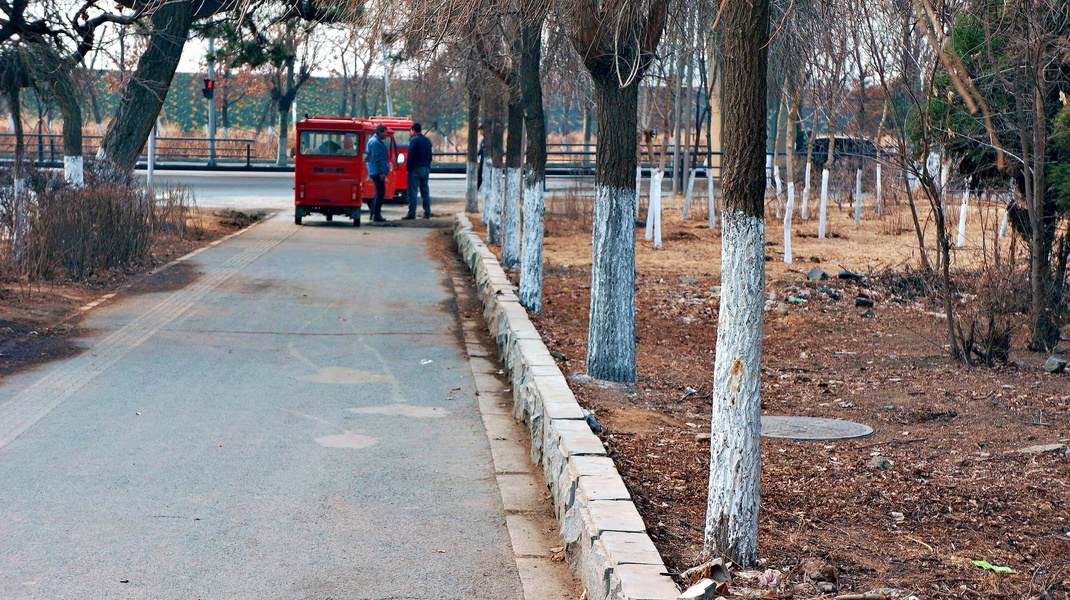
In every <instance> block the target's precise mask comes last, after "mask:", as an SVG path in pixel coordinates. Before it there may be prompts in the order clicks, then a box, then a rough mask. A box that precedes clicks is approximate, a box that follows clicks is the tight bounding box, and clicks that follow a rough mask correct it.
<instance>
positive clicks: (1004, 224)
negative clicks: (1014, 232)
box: [999, 204, 1011, 237]
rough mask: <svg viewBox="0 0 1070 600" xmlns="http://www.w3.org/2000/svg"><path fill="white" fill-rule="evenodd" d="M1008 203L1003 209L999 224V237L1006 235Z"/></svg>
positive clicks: (1008, 217)
mask: <svg viewBox="0 0 1070 600" xmlns="http://www.w3.org/2000/svg"><path fill="white" fill-rule="evenodd" d="M1010 216H1011V211H1010V204H1008V205H1007V206H1006V207H1005V208H1004V209H1003V220H1002V221H1001V222H1000V224H999V237H1007V226H1008V225H1009V224H1010Z"/></svg>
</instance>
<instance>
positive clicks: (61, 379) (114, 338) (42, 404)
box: [0, 223, 298, 448]
mask: <svg viewBox="0 0 1070 600" xmlns="http://www.w3.org/2000/svg"><path fill="white" fill-rule="evenodd" d="M297 231H298V227H297V226H296V225H294V224H292V223H291V224H287V225H284V226H281V227H280V228H279V229H278V231H276V232H273V233H272V234H271V235H268V236H267V237H265V238H264V239H262V240H260V241H257V242H255V243H253V245H251V246H250V247H248V248H246V249H245V250H243V251H241V252H239V253H238V254H236V255H235V256H233V257H231V258H230V259H228V260H227V261H225V262H223V263H222V264H220V265H217V266H215V267H213V268H211V269H209V270H208V271H206V272H205V273H204V275H202V276H201V277H200V278H199V279H198V280H197V281H195V282H194V283H192V284H191V285H189V286H188V287H186V288H184V289H182V290H179V291H177V292H175V293H173V294H170V295H168V297H167V298H165V299H163V300H162V301H161V302H160V303H159V304H157V305H156V306H154V307H152V308H151V309H149V310H148V311H146V312H145V313H144V314H142V315H140V316H138V317H137V318H135V319H134V320H133V321H131V322H130V323H128V324H127V325H126V326H124V327H123V328H122V329H119V330H118V331H116V332H114V333H112V334H111V335H109V336H108V337H106V338H104V339H103V340H101V341H100V342H98V343H97V344H95V345H94V346H93V347H92V348H90V349H88V350H87V351H86V352H84V353H83V354H81V355H80V356H77V357H75V358H73V359H71V360H70V361H68V362H66V363H64V364H62V365H60V366H58V367H57V368H55V369H54V370H52V372H50V373H49V374H48V375H46V376H45V377H43V378H41V379H40V380H38V381H37V382H35V383H34V384H32V385H30V386H29V387H27V388H26V389H24V390H23V391H21V392H19V393H18V394H16V395H15V396H14V397H12V398H11V399H10V400H8V401H7V402H4V403H3V404H0V448H3V447H4V446H6V445H8V444H9V443H11V442H12V441H14V440H15V439H16V438H18V437H19V436H20V435H22V434H23V433H25V432H26V431H28V430H29V429H30V428H31V427H33V426H34V424H36V423H37V422H38V421H40V420H41V419H42V418H44V416H45V415H47V414H48V413H49V412H51V411H52V409H54V408H56V407H57V406H59V404H60V403H61V402H63V401H64V400H66V399H67V398H70V397H71V396H72V395H74V394H75V393H76V392H77V391H78V390H80V389H81V388H82V387H83V386H85V385H86V384H87V383H89V382H90V381H92V380H93V379H94V378H96V377H97V375H100V374H101V373H103V372H104V371H106V370H108V368H110V367H111V366H112V365H114V364H115V363H117V362H118V361H119V360H121V359H122V358H123V357H124V356H126V355H127V354H129V353H130V352H131V351H133V350H134V349H135V348H137V347H138V346H140V345H141V344H143V343H145V341H146V340H148V339H149V338H151V337H152V336H153V335H155V334H156V333H157V332H158V331H160V330H161V329H163V328H164V327H166V326H167V325H168V324H169V323H171V322H172V321H174V320H175V319H177V318H178V317H180V316H182V314H184V313H185V312H187V311H188V310H190V309H191V308H193V307H194V306H195V305H196V304H197V303H198V302H200V301H201V300H202V299H203V298H204V297H205V296H206V295H208V294H209V293H210V292H211V291H212V290H214V289H215V288H217V287H219V286H220V285H221V284H222V283H223V282H224V281H226V280H227V279H229V278H230V277H231V276H232V275H234V274H235V273H237V272H238V271H240V270H242V269H243V268H245V267H246V266H248V265H249V264H250V263H252V262H253V261H255V260H257V259H258V258H260V257H261V256H263V255H264V254H266V253H267V252H268V251H269V250H271V249H272V248H274V247H275V246H277V245H278V244H280V243H281V242H282V241H283V240H285V239H286V238H288V237H290V236H291V235H293V234H294V233H296V232H297ZM91 304H93V303H91Z"/></svg>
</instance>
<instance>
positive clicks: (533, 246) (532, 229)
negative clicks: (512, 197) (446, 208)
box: [520, 19, 589, 313]
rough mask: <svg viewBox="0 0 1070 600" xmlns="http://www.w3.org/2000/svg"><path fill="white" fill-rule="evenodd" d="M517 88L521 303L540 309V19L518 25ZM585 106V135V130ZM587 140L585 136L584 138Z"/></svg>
mask: <svg viewBox="0 0 1070 600" xmlns="http://www.w3.org/2000/svg"><path fill="white" fill-rule="evenodd" d="M520 40H521V55H520V90H521V95H522V101H523V104H524V128H525V130H526V131H527V153H526V157H525V162H526V163H527V177H525V179H524V239H523V246H522V248H521V255H520V303H521V304H522V305H524V307H525V308H527V309H528V310H530V311H531V312H533V313H538V312H540V311H541V310H542V261H543V259H542V244H543V235H544V233H545V224H544V217H545V213H546V201H545V198H544V189H545V181H546V115H545V113H544V111H543V100H542V78H541V74H540V63H541V62H542V20H541V19H540V20H539V22H538V23H531V24H527V23H526V24H524V25H521V27H520ZM588 113H589V110H587V109H585V110H584V135H585V136H586V135H587V134H588V133H589V131H588V119H587V114H588ZM585 141H586V140H585Z"/></svg>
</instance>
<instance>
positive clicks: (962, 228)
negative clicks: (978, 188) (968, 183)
mask: <svg viewBox="0 0 1070 600" xmlns="http://www.w3.org/2000/svg"><path fill="white" fill-rule="evenodd" d="M969 206H970V188H966V193H964V194H963V195H962V205H960V206H959V235H958V238H957V239H956V240H955V247H956V248H962V247H963V246H965V245H966V212H967V209H968V208H969Z"/></svg>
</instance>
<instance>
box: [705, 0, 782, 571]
mask: <svg viewBox="0 0 1070 600" xmlns="http://www.w3.org/2000/svg"><path fill="white" fill-rule="evenodd" d="M722 10H723V11H724V12H723V15H722V19H723V22H722V27H723V30H724V45H723V57H724V58H723V60H724V63H723V65H724V107H723V110H724V133H723V135H724V168H723V171H722V177H721V189H722V194H723V197H724V203H725V205H724V213H723V216H722V219H723V223H724V225H723V227H724V236H723V243H722V250H721V265H722V266H721V309H720V314H719V316H718V324H717V331H718V335H717V349H716V353H717V354H716V361H715V364H714V379H713V415H712V431H711V433H712V435H711V439H710V444H711V450H710V485H709V499H708V504H707V513H706V530H705V540H704V542H705V550H706V553H707V554H708V555H710V556H725V557H727V558H729V559H731V560H732V561H733V562H735V563H736V564H738V565H740V566H741V567H744V568H749V567H752V566H754V565H755V564H756V563H757V559H758V504H759V495H758V490H759V476H760V474H761V449H760V446H759V441H758V440H759V438H758V436H759V433H760V431H761V399H760V390H761V388H760V385H759V383H760V382H759V378H760V374H761V373H760V364H761V354H762V330H763V326H764V315H763V311H762V309H763V306H764V303H765V219H764V212H765V211H764V206H763V205H764V200H765V170H764V168H763V162H764V160H763V159H764V156H765V149H766V111H767V109H766V75H765V74H766V54H767V50H766V46H765V44H766V40H767V39H768V36H769V2H768V0H751V1H750V2H740V1H729V2H726V3H725V4H724V5H723V6H722Z"/></svg>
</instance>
